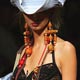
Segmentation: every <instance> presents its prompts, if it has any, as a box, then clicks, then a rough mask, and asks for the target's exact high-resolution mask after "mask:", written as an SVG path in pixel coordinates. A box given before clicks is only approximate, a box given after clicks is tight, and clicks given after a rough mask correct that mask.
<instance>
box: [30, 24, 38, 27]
mask: <svg viewBox="0 0 80 80" xmlns="http://www.w3.org/2000/svg"><path fill="white" fill-rule="evenodd" d="M31 25H32V26H33V27H37V26H38V25H39V24H38V23H31Z"/></svg>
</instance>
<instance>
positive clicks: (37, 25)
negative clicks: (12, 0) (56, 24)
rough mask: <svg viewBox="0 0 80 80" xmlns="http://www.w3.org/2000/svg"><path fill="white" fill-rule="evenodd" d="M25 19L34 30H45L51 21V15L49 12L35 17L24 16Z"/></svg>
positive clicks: (34, 15)
mask: <svg viewBox="0 0 80 80" xmlns="http://www.w3.org/2000/svg"><path fill="white" fill-rule="evenodd" d="M24 18H25V21H26V22H27V24H28V26H29V27H30V28H31V29H32V30H35V31H36V30H43V29H44V28H45V27H46V25H47V23H48V21H49V14H48V12H47V11H44V12H40V13H36V14H33V15H27V14H24Z"/></svg>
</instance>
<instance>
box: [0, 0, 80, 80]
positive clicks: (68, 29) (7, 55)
mask: <svg viewBox="0 0 80 80" xmlns="http://www.w3.org/2000/svg"><path fill="white" fill-rule="evenodd" d="M18 12H19V11H18V9H17V8H16V7H13V6H12V5H11V3H10V1H9V0H0V77H2V76H4V75H6V74H7V73H9V72H11V71H12V69H13V65H14V61H15V56H16V52H17V50H18V49H19V48H20V47H21V45H22V44H23V36H22V33H21V30H20V28H19V16H18ZM63 19H64V26H62V27H61V28H60V31H59V33H58V35H59V36H60V37H62V38H63V39H64V40H68V41H70V42H71V43H73V44H74V45H75V47H76V51H77V54H76V55H77V61H78V66H77V68H78V70H77V80H80V78H79V76H80V29H79V27H80V1H79V0H67V1H66V3H65V5H64V10H63Z"/></svg>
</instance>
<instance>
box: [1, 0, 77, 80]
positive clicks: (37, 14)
mask: <svg viewBox="0 0 80 80" xmlns="http://www.w3.org/2000/svg"><path fill="white" fill-rule="evenodd" d="M11 2H12V3H13V4H15V5H16V6H17V7H18V8H19V10H20V11H21V12H22V13H23V16H24V18H25V25H24V28H25V32H24V46H22V47H21V49H20V50H19V51H18V56H17V58H16V62H15V67H14V70H13V73H10V74H8V75H7V77H3V78H2V80H4V79H5V80H76V65H77V62H76V50H75V47H74V46H73V45H72V44H71V43H70V42H68V41H64V40H63V39H61V38H60V37H58V36H56V33H57V32H58V30H56V25H57V24H56V21H55V20H56V18H55V16H56V15H55V9H57V8H59V7H61V6H63V4H64V2H65V0H15V1H13V0H11ZM56 14H57V13H56ZM53 18H54V20H52V19H53ZM57 23H58V22H57ZM19 55H20V57H19ZM18 57H19V58H18ZM8 76H9V77H8Z"/></svg>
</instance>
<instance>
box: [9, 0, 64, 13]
mask: <svg viewBox="0 0 80 80" xmlns="http://www.w3.org/2000/svg"><path fill="white" fill-rule="evenodd" d="M10 1H11V3H12V4H14V5H15V6H16V7H18V8H19V10H20V11H22V12H24V13H26V14H34V13H36V12H41V11H44V10H47V9H50V8H52V7H55V6H57V5H60V6H63V5H64V2H65V0H10Z"/></svg>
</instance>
